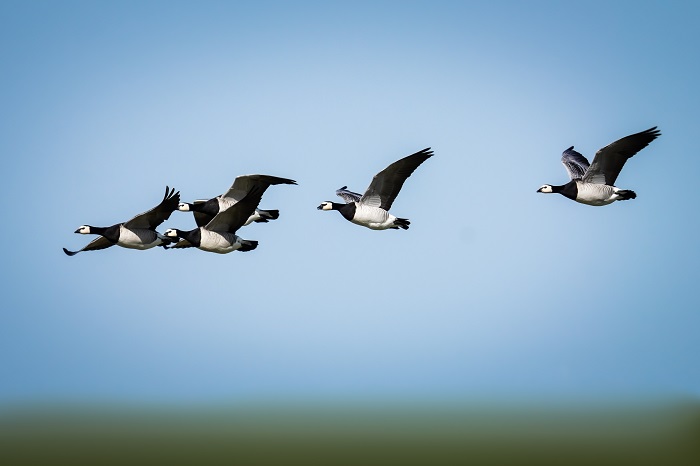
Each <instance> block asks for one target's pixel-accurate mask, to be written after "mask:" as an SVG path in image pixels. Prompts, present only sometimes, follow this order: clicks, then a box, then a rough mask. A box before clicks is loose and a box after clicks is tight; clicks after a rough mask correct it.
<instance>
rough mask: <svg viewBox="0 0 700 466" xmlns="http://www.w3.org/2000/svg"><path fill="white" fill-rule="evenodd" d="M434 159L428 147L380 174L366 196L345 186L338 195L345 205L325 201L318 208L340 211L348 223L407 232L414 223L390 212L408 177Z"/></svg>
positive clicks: (373, 180) (390, 166)
mask: <svg viewBox="0 0 700 466" xmlns="http://www.w3.org/2000/svg"><path fill="white" fill-rule="evenodd" d="M432 156H433V151H432V150H430V147H428V148H426V149H423V150H422V151H419V152H416V153H415V154H411V155H409V156H407V157H404V158H402V159H401V160H398V161H396V162H394V163H392V164H391V165H389V166H388V167H386V168H385V169H384V170H382V171H380V172H379V173H377V174H376V175H375V176H374V178H373V179H372V182H371V183H370V184H369V187H368V188H367V190H366V191H365V193H364V194H358V193H354V192H352V191H348V190H347V186H343V187H342V188H340V189H338V190H337V191H336V192H335V193H336V194H337V195H338V196H340V197H342V198H343V199H344V200H345V204H340V203H336V202H331V201H326V202H323V203H322V204H321V205H319V206H318V209H319V210H337V211H338V212H340V213H341V215H342V216H343V217H345V219H346V220H349V221H351V222H352V223H355V224H357V225H362V226H364V227H367V228H370V229H372V230H386V229H388V228H392V229H399V228H403V229H404V230H408V226H409V225H410V224H411V222H409V221H408V219H406V218H397V217H395V216H393V215H392V214H390V213H389V209H391V205H392V204H393V202H394V199H396V196H398V194H399V191H400V190H401V187H402V186H403V184H404V182H405V181H406V178H408V177H409V176H411V174H412V173H413V172H414V170H415V169H416V168H418V166H419V165H420V164H422V163H423V162H425V161H426V160H428V159H429V158H430V157H432Z"/></svg>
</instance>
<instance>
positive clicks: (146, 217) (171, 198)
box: [124, 186, 180, 230]
mask: <svg viewBox="0 0 700 466" xmlns="http://www.w3.org/2000/svg"><path fill="white" fill-rule="evenodd" d="M168 191H170V192H168ZM179 203H180V191H178V192H175V188H173V189H170V188H168V187H167V186H166V187H165V196H164V197H163V200H162V201H161V203H160V204H158V205H157V206H155V207H154V208H152V209H151V210H149V211H146V212H144V213H142V214H139V215H137V216H136V217H134V218H132V219H131V220H129V221H127V222H125V223H124V226H125V227H127V228H129V229H133V228H148V229H151V230H153V229H155V228H156V227H157V226H158V225H160V224H161V223H163V222H164V221H166V220H167V219H168V218H169V217H170V214H172V213H173V211H174V210H176V209H177V205H178V204H179Z"/></svg>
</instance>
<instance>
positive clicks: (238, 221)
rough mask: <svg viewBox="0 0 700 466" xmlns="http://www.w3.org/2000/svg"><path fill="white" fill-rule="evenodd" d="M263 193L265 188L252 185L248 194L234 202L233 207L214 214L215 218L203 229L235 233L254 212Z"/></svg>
mask: <svg viewBox="0 0 700 466" xmlns="http://www.w3.org/2000/svg"><path fill="white" fill-rule="evenodd" d="M264 192H265V188H263V187H262V186H259V185H254V186H253V187H252V188H251V190H250V191H249V192H248V194H247V195H246V196H245V197H244V198H243V199H241V200H240V201H238V202H236V203H235V204H234V205H232V206H231V207H229V208H228V209H226V210H224V211H223V212H219V213H218V214H216V217H214V218H213V219H212V221H211V222H209V223H207V225H206V226H205V227H204V228H206V229H207V230H210V231H225V232H228V233H235V232H236V230H238V229H239V228H240V227H242V226H243V225H244V224H245V222H246V221H247V220H248V217H250V216H251V215H252V213H253V212H255V208H256V207H258V204H259V203H260V199H262V195H263V193H264Z"/></svg>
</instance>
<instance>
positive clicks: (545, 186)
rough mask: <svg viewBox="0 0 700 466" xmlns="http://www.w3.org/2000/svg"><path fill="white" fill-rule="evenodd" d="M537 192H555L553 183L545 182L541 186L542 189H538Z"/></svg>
mask: <svg viewBox="0 0 700 466" xmlns="http://www.w3.org/2000/svg"><path fill="white" fill-rule="evenodd" d="M537 192H538V193H545V194H549V193H553V192H554V188H552V185H551V184H543V185H542V186H541V187H540V189H538V190H537Z"/></svg>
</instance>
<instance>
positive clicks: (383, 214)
mask: <svg viewBox="0 0 700 466" xmlns="http://www.w3.org/2000/svg"><path fill="white" fill-rule="evenodd" d="M394 219H396V217H394V216H393V215H391V214H390V213H389V212H387V211H386V210H384V209H382V208H380V207H371V206H363V205H358V206H357V208H356V209H355V216H354V217H353V219H352V220H351V222H352V223H356V224H357V225H362V226H364V227H367V228H371V229H372V230H386V229H387V228H391V227H392V226H393V225H394Z"/></svg>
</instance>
